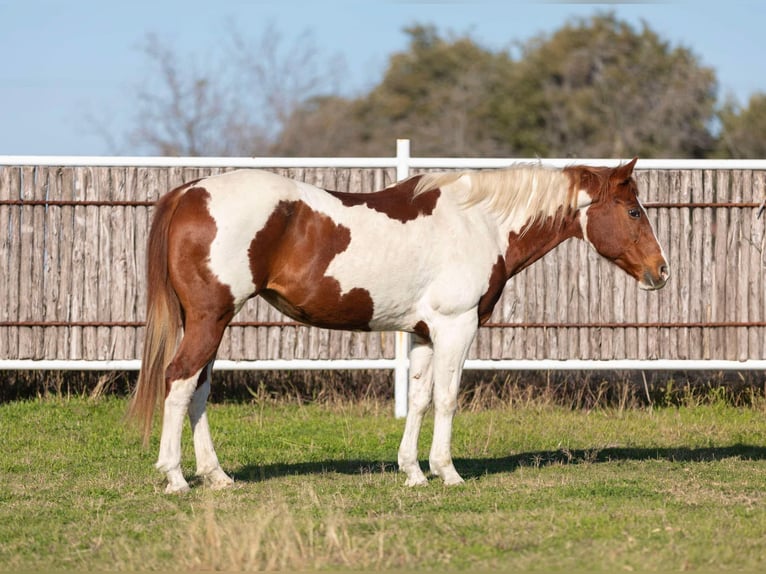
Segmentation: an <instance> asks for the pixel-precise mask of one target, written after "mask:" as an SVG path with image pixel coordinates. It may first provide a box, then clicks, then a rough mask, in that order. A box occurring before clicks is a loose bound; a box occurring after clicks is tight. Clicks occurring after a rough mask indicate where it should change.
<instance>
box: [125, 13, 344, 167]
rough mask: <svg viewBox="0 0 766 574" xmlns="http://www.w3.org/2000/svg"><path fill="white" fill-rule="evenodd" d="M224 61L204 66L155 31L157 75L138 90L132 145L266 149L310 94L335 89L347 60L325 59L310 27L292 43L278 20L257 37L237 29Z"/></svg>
mask: <svg viewBox="0 0 766 574" xmlns="http://www.w3.org/2000/svg"><path fill="white" fill-rule="evenodd" d="M230 41H231V44H230V45H229V46H228V48H227V53H225V54H224V57H223V63H213V64H209V65H208V66H207V67H201V66H200V65H199V64H198V63H197V62H194V61H192V62H181V61H180V59H179V57H178V56H177V54H175V53H174V52H173V51H172V50H170V49H169V48H168V47H166V46H165V45H163V44H162V43H161V42H160V41H159V40H158V39H157V38H155V37H153V36H150V37H148V38H147V40H146V42H145V45H144V48H143V50H144V53H145V55H146V57H147V60H148V63H149V70H150V74H149V78H148V79H146V80H145V81H144V82H142V83H141V84H140V85H139V86H138V87H137V88H136V93H135V101H136V104H137V109H136V113H135V122H134V123H135V125H136V127H135V129H134V130H132V131H131V132H130V133H129V134H128V138H129V141H130V143H131V144H132V147H135V148H139V149H142V150H145V151H146V152H148V153H152V154H160V155H170V156H179V155H188V156H199V155H212V156H216V155H222V156H225V155H265V154H268V153H269V152H270V149H271V146H272V145H273V143H274V140H275V139H276V137H277V136H278V134H279V133H281V131H282V128H283V125H284V122H285V121H286V120H287V119H288V118H289V117H290V116H291V115H292V113H293V112H294V111H295V109H296V108H297V107H298V105H299V104H302V103H303V102H304V100H305V99H306V98H309V97H311V96H313V95H315V94H318V93H325V92H327V91H332V90H334V89H335V86H334V85H333V81H334V80H335V78H337V77H338V74H341V73H342V62H340V61H338V60H337V59H336V60H333V61H332V62H331V65H325V64H324V63H323V62H320V61H319V56H318V54H319V52H318V50H317V49H316V46H315V43H314V42H313V38H312V37H311V35H310V34H308V33H304V34H303V35H302V36H299V37H297V38H296V40H295V41H294V42H292V43H286V42H285V40H284V39H283V38H282V37H281V36H280V35H279V33H278V32H277V31H276V30H275V29H274V28H273V27H266V28H264V30H263V32H262V33H261V34H260V35H259V36H257V37H256V38H255V40H250V39H246V38H244V37H243V36H242V35H241V34H239V33H238V32H237V31H236V30H234V31H232V33H231V36H230Z"/></svg>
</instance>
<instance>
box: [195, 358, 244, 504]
mask: <svg viewBox="0 0 766 574" xmlns="http://www.w3.org/2000/svg"><path fill="white" fill-rule="evenodd" d="M212 376H213V361H210V362H209V363H208V364H207V365H206V366H205V368H204V369H203V371H202V374H201V375H200V383H199V385H198V386H197V390H196V391H194V394H193V395H192V398H191V403H190V404H189V421H190V422H191V427H192V435H193V438H194V455H195V458H196V459H197V476H200V477H202V479H203V480H204V481H205V483H206V484H207V485H208V486H210V488H212V489H213V490H218V489H222V488H227V487H229V486H231V485H232V484H234V481H233V480H232V479H231V477H229V476H228V475H227V474H226V473H225V472H224V471H223V470H222V469H221V465H220V464H219V463H218V456H217V455H216V454H215V448H213V439H212V437H211V436H210V426H209V425H208V420H207V412H206V411H205V407H206V405H207V398H208V396H209V395H210V381H211V380H212Z"/></svg>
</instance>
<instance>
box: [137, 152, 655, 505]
mask: <svg viewBox="0 0 766 574" xmlns="http://www.w3.org/2000/svg"><path fill="white" fill-rule="evenodd" d="M637 159H638V158H634V159H633V160H632V161H630V162H628V163H624V164H621V165H619V166H617V167H614V168H610V167H588V166H584V165H572V166H568V167H565V168H551V167H544V166H542V165H539V164H522V165H514V166H511V167H509V168H506V169H498V170H478V171H459V172H443V173H432V174H420V175H415V176H413V177H410V178H409V179H406V180H403V181H401V182H398V183H395V184H393V185H391V186H389V187H387V188H385V189H383V190H381V191H376V192H372V193H345V192H337V191H328V190H324V189H320V188H318V187H315V186H313V185H310V184H308V183H304V182H301V181H295V180H292V179H288V178H285V177H282V176H280V175H277V174H274V173H271V172H267V171H261V170H254V169H245V170H237V171H231V172H227V173H223V174H219V175H214V176H210V177H205V178H202V179H197V180H194V181H191V182H188V183H185V184H184V185H181V186H180V187H177V188H176V189H174V190H172V191H170V192H168V193H167V194H165V195H164V196H163V197H161V198H160V199H159V200H158V201H157V203H156V205H155V207H154V215H153V221H152V225H151V229H150V233H149V238H148V246H147V249H148V252H147V263H148V264H147V289H148V294H147V315H146V333H145V340H144V348H143V358H142V366H141V371H140V374H139V378H138V382H137V385H136V389H135V390H134V393H133V396H132V399H131V403H130V407H129V411H128V412H129V415H131V416H132V417H133V418H134V420H135V421H136V423H137V425H138V427H139V429H142V431H143V437H144V444H147V441H148V437H149V436H150V434H151V428H152V419H153V413H154V411H155V410H157V408H158V407H159V409H160V410H161V411H162V413H163V418H162V434H161V437H160V447H159V456H158V460H157V463H156V468H157V469H158V470H159V471H161V472H164V473H165V475H166V478H167V487H166V492H167V493H177V492H184V491H187V490H188V489H189V485H188V483H187V481H186V480H185V478H184V476H183V474H182V472H181V467H180V465H181V432H182V428H183V422H184V418H185V416H186V414H187V413H188V416H189V419H190V422H191V427H192V436H193V443H194V451H195V457H196V463H197V467H196V468H197V475H198V476H200V477H201V478H202V479H203V482H204V483H205V484H207V485H208V486H209V487H210V488H224V487H227V486H230V485H231V484H232V483H233V480H232V479H231V478H230V477H229V476H228V475H227V474H226V473H225V472H224V471H223V470H222V469H221V466H220V464H219V461H218V458H217V455H216V452H215V449H214V447H213V442H212V440H211V436H210V429H209V424H208V419H207V415H206V412H205V405H206V402H207V398H208V396H209V393H210V381H211V373H212V367H213V362H214V360H215V356H216V352H217V349H218V346H219V344H220V341H221V337H222V335H223V332H224V329H225V328H226V325H227V324H228V323H229V322H230V321H231V319H232V317H234V316H235V315H236V314H237V312H238V311H239V310H240V308H241V307H242V306H243V305H244V303H245V302H246V301H247V300H248V299H250V298H252V297H256V296H261V297H263V298H264V299H265V300H266V301H268V302H269V303H270V304H271V305H273V306H274V307H276V308H277V309H278V310H279V311H281V312H282V313H284V314H285V315H287V316H288V317H291V318H292V319H295V320H297V321H300V322H302V323H305V324H308V325H313V326H317V327H322V328H328V329H344V330H358V331H388V330H399V331H405V332H409V333H412V334H413V344H412V348H411V351H410V372H409V390H408V402H409V408H408V413H407V419H406V421H405V427H404V433H403V436H402V441H401V444H400V447H399V451H398V464H399V468H400V470H401V471H403V472H404V473H405V475H406V482H405V484H406V485H407V486H416V485H423V484H426V482H427V478H426V476H425V474H424V472H423V470H422V469H421V467H420V464H419V462H418V457H417V454H418V453H417V443H418V435H419V433H420V427H421V424H422V421H423V416H424V413H425V412H426V411H427V409H428V408H429V406H430V404H431V403H433V409H434V422H433V424H434V432H433V441H432V444H431V449H430V454H429V466H430V471H431V473H432V474H433V475H435V476H437V477H440V478H441V479H442V480H443V481H444V483H445V484H447V485H455V484H459V483H461V482H463V479H462V478H461V477H460V475H459V474H458V472H457V470H456V469H455V467H454V465H453V463H452V455H451V439H452V422H453V416H454V413H455V410H456V406H457V395H458V387H459V384H460V379H461V371H462V368H463V363H464V361H465V359H466V355H467V353H468V349H469V346H470V345H471V343H472V341H473V339H474V336H475V335H476V332H477V329H478V328H479V327H480V326H481V325H482V324H484V323H485V322H486V321H487V320H488V319H489V317H490V315H491V314H492V310H493V308H494V306H495V304H496V303H497V301H498V299H499V298H500V295H501V293H502V290H503V287H504V285H505V283H506V282H507V281H508V280H509V279H510V278H511V277H512V276H513V275H515V274H516V273H518V272H519V271H521V270H522V269H524V268H526V267H528V266H529V265H531V264H532V263H534V262H535V261H537V260H538V259H540V258H541V257H542V256H543V255H545V254H546V253H548V252H549V251H550V250H552V249H553V248H554V247H556V246H557V245H558V244H560V243H561V242H563V241H565V240H567V239H570V238H577V239H581V240H584V241H586V242H587V243H588V244H590V245H591V246H592V247H593V248H594V249H595V251H596V252H597V253H599V254H600V255H601V256H603V257H604V258H606V259H607V260H608V261H611V262H612V263H614V264H615V265H616V266H617V267H619V268H621V269H623V270H624V271H625V272H626V273H628V274H629V275H630V276H631V277H633V278H634V279H635V280H636V281H637V282H638V286H639V287H641V288H643V289H647V290H654V289H659V288H661V287H663V286H664V285H665V283H666V281H667V280H668V276H669V267H668V262H667V258H666V257H665V254H664V252H663V249H662V247H661V246H660V245H659V243H658V241H657V238H656V236H655V233H654V230H653V228H652V225H651V223H650V221H649V219H648V217H647V214H646V211H645V210H644V207H643V206H642V205H641V202H640V201H639V198H638V188H637V185H636V182H635V179H634V177H633V168H634V166H635V164H636V161H637ZM179 339H180V343H179Z"/></svg>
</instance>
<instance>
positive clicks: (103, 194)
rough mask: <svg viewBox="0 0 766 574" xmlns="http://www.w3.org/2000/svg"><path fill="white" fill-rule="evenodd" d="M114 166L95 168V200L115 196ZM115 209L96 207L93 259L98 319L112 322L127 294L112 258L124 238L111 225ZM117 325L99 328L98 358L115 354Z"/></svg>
mask: <svg viewBox="0 0 766 574" xmlns="http://www.w3.org/2000/svg"><path fill="white" fill-rule="evenodd" d="M113 187H114V186H113V184H112V178H111V170H110V169H109V168H107V167H100V168H97V169H94V170H93V196H92V199H95V200H107V201H109V200H111V199H113V197H112V192H113ZM114 210H115V207H114V206H111V205H102V206H98V207H97V208H96V209H95V213H96V221H95V225H94V228H93V229H95V230H97V231H96V233H97V241H96V246H95V249H94V251H95V253H96V255H97V256H96V261H95V262H90V263H89V264H90V265H93V266H94V267H95V269H94V270H93V277H94V282H95V287H96V292H95V302H96V316H95V320H96V321H99V322H101V321H103V322H109V321H111V320H112V319H113V315H112V307H113V305H114V304H115V303H116V300H117V299H122V298H124V291H125V286H124V284H123V285H119V284H117V283H116V282H115V281H114V279H113V277H112V271H113V266H112V260H113V253H112V251H113V248H112V244H113V243H114V242H119V241H120V238H119V237H117V236H116V233H115V231H116V230H113V229H112V226H111V217H110V214H111V213H112V211H114ZM113 331H114V329H112V328H110V327H108V326H100V327H97V328H96V337H95V340H96V351H95V353H96V354H95V358H96V359H98V360H101V361H105V360H109V359H110V358H112V356H113V353H112V346H111V343H112V341H111V335H112V333H113Z"/></svg>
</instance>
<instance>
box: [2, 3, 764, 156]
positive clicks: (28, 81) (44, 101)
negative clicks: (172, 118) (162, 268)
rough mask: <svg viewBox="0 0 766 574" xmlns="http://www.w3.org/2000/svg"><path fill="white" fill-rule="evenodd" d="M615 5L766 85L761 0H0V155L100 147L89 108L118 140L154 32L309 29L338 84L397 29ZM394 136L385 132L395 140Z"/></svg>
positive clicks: (482, 33) (398, 37)
mask: <svg viewBox="0 0 766 574" xmlns="http://www.w3.org/2000/svg"><path fill="white" fill-rule="evenodd" d="M606 10H612V11H614V12H615V13H616V14H617V16H618V17H619V18H621V19H624V20H627V21H629V22H631V23H633V24H635V25H640V23H641V21H642V20H644V21H646V22H647V23H648V24H649V26H650V27H651V28H652V29H653V30H654V31H656V32H657V33H659V34H660V36H661V37H663V38H664V39H666V40H668V41H669V42H671V44H672V45H674V46H676V45H682V46H685V47H688V48H690V49H691V50H692V51H693V52H694V53H695V54H696V55H697V56H698V57H699V59H700V60H701V62H702V63H703V64H704V65H707V66H711V67H713V68H714V69H715V70H716V74H717V77H718V80H719V83H720V89H721V93H722V94H723V95H727V94H731V95H733V96H735V97H736V98H737V99H738V100H739V101H740V102H743V103H745V102H746V101H747V99H748V97H749V96H750V95H751V94H752V93H754V92H757V91H761V92H766V2H762V1H755V0H751V1H741V0H729V1H727V2H712V1H709V0H700V1H696V2H695V1H678V2H662V3H651V2H637V3H621V2H618V3H601V4H586V3H580V2H573V3H557V2H516V1H512V0H511V1H502V0H488V1H477V2H458V1H445V2H439V1H426V2H406V1H387V2H372V1H361V0H357V1H354V2H352V1H348V0H346V1H335V0H318V1H315V2H308V1H303V2H301V1H292V0H282V1H281V2H265V1H252V2H246V1H243V0H241V1H229V0H217V1H216V2H209V1H208V2H202V1H198V0H131V1H129V2H122V1H120V2H118V1H110V0H98V1H96V0H69V1H66V2H64V1H54V0H0V54H2V60H3V64H2V67H1V68H0V70H2V71H0V155H105V154H111V153H113V152H115V151H116V152H119V153H122V154H125V155H130V154H133V153H136V150H135V149H130V146H125V145H124V144H121V145H119V146H118V147H119V148H120V149H115V147H114V146H113V145H110V144H109V143H108V142H107V140H106V138H105V137H104V136H103V135H100V134H98V133H96V130H94V128H93V125H94V124H93V121H92V120H91V119H89V118H91V117H96V118H99V119H100V121H101V122H102V123H103V124H105V125H107V126H108V127H109V128H110V131H111V132H112V133H113V134H114V139H115V140H117V141H122V140H124V135H125V134H126V133H127V132H128V131H129V130H130V128H131V122H132V118H133V115H134V114H135V112H136V107H135V103H134V101H133V98H134V96H135V93H136V85H137V84H138V83H140V82H142V81H143V80H144V79H145V78H146V77H147V74H148V72H147V59H146V57H145V56H144V54H143V52H142V50H141V45H142V43H143V42H144V41H145V39H146V38H147V35H149V34H154V35H156V36H157V37H158V38H160V39H162V41H163V42H164V43H166V44H167V45H168V46H169V47H170V48H172V49H173V50H174V51H175V52H176V53H177V54H178V55H179V56H180V57H181V58H182V59H188V61H195V60H196V61H200V62H203V63H204V62H206V59H207V60H209V58H210V55H211V54H220V52H217V50H218V49H219V48H220V46H221V45H222V43H224V42H225V41H226V38H227V35H228V32H229V31H230V30H231V29H232V23H234V25H235V26H236V27H237V29H238V30H239V31H240V32H241V33H242V34H243V35H250V34H252V35H253V36H254V35H256V34H258V33H260V32H261V31H262V30H263V29H264V28H265V27H266V26H268V25H273V26H275V27H276V28H277V29H278V30H279V32H280V34H281V35H282V36H283V37H284V38H285V39H286V40H287V41H289V40H291V39H294V38H297V37H298V36H299V35H300V34H301V33H302V32H304V31H307V30H309V31H310V32H311V34H312V35H313V38H314V41H315V43H316V44H317V45H318V46H319V48H320V50H321V51H322V54H321V56H322V57H326V58H328V59H329V58H331V57H333V56H335V55H339V56H341V57H342V58H343V60H344V61H345V65H346V68H347V70H348V75H347V77H346V78H345V81H346V82H347V85H346V86H344V90H345V91H346V92H347V93H352V94H353V93H359V92H360V91H362V90H364V89H365V88H368V87H369V86H371V85H373V84H374V83H376V82H377V80H378V79H379V78H380V77H381V75H382V73H383V71H384V70H385V67H386V64H387V61H388V57H389V55H390V54H392V53H393V52H396V51H399V50H403V49H405V48H406V45H407V37H406V36H405V34H404V33H403V32H402V29H403V28H404V27H406V26H408V25H411V24H413V23H423V24H433V25H435V26H437V28H438V29H439V30H440V31H442V32H445V33H446V32H455V33H463V32H468V33H470V34H471V36H472V37H473V38H474V39H475V40H476V41H478V42H479V43H481V44H482V45H484V46H485V47H487V48H490V49H493V50H499V49H503V48H506V47H508V46H511V45H512V44H513V43H514V42H520V41H525V40H527V39H529V38H530V37H532V36H535V35H537V34H539V33H541V32H552V31H554V30H556V29H557V28H559V27H560V26H561V25H563V24H564V23H565V22H566V21H567V20H569V19H571V18H573V17H588V16H590V15H593V14H595V13H597V12H598V11H606ZM392 148H393V142H392Z"/></svg>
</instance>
